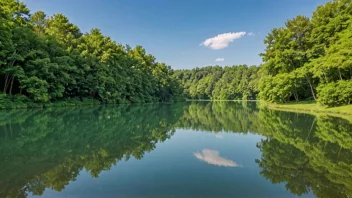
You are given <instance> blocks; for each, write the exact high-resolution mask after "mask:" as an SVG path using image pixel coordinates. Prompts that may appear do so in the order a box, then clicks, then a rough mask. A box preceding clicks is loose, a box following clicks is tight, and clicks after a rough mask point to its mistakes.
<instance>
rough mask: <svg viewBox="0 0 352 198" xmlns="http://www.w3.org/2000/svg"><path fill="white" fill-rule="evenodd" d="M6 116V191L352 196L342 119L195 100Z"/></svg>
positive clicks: (0, 162) (0, 129)
mask: <svg viewBox="0 0 352 198" xmlns="http://www.w3.org/2000/svg"><path fill="white" fill-rule="evenodd" d="M0 119H1V120H0V151H1V152H0V197H6V198H10V197H11V198H12V197H75V198H81V197H82V198H83V197H88V198H89V197H122V198H149V197H150V198H154V197H156V198H159V197H160V198H161V197H166V198H167V197H176V198H186V197H199V198H200V197H202V198H207V197H209V198H210V197H219V198H227V197H229V198H230V197H246V198H251V197H253V198H254V197H270V198H271V197H278V198H279V197H280V198H282V197H334V198H335V197H352V138H351V137H352V123H351V122H349V121H348V120H345V119H342V118H335V117H330V116H319V117H315V116H313V115H308V114H298V113H291V112H283V111H274V110H268V109H258V108H257V106H256V103H253V102H249V103H238V102H192V103H191V102H190V103H177V104H144V105H109V106H95V107H78V108H53V109H31V110H12V111H2V112H0Z"/></svg>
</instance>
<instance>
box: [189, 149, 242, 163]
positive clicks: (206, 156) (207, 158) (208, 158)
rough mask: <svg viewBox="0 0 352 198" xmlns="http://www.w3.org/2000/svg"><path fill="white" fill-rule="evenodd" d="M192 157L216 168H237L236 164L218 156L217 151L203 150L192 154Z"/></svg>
mask: <svg viewBox="0 0 352 198" xmlns="http://www.w3.org/2000/svg"><path fill="white" fill-rule="evenodd" d="M194 156H195V157H196V158H198V159H200V160H202V161H204V162H206V163H208V164H212V165H216V166H227V167H237V166H239V165H238V164H237V163H236V162H234V161H232V160H229V159H225V158H223V157H221V156H220V155H219V151H215V150H210V149H203V150H202V152H198V153H194Z"/></svg>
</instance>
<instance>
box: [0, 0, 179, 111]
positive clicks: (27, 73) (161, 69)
mask: <svg viewBox="0 0 352 198" xmlns="http://www.w3.org/2000/svg"><path fill="white" fill-rule="evenodd" d="M0 24H1V26H0V89H1V91H2V93H1V95H0V108H21V107H32V106H38V105H39V106H43V105H44V106H50V105H52V104H55V105H59V106H66V105H70V104H71V105H76V104H79V103H83V104H90V103H143V102H166V101H167V102H170V101H177V100H179V99H182V98H181V97H180V94H181V93H182V90H180V89H179V85H178V81H177V80H176V79H174V78H173V76H172V73H173V70H172V69H171V67H170V66H168V65H166V64H165V63H161V62H156V58H155V57H154V56H153V55H151V54H148V53H147V52H146V50H145V49H144V48H143V47H142V46H136V47H135V48H131V47H130V46H128V45H126V46H122V45H121V44H117V43H116V42H115V41H113V40H112V39H111V38H110V37H109V36H105V35H103V34H102V32H101V31H100V30H99V29H97V28H94V29H92V30H91V31H90V32H87V33H82V32H81V31H80V29H79V28H78V26H76V25H74V24H72V23H71V22H70V21H69V19H68V18H67V17H66V16H64V15H63V14H55V15H53V16H47V15H46V14H45V13H44V12H42V11H37V12H35V13H30V10H29V9H28V8H27V7H26V6H25V4H24V3H23V2H19V1H16V0H2V1H1V2H0Z"/></svg>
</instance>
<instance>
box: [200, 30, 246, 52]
mask: <svg viewBox="0 0 352 198" xmlns="http://www.w3.org/2000/svg"><path fill="white" fill-rule="evenodd" d="M245 35H246V32H229V33H224V34H219V35H217V36H215V37H212V38H208V39H206V40H205V41H204V42H203V43H201V44H200V45H204V46H206V47H209V48H211V49H214V50H218V49H223V48H225V47H228V46H229V43H231V42H232V41H234V40H236V39H239V38H241V37H243V36H245Z"/></svg>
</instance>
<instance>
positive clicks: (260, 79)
mask: <svg viewBox="0 0 352 198" xmlns="http://www.w3.org/2000/svg"><path fill="white" fill-rule="evenodd" d="M351 28H352V4H351V1H350V0H334V1H331V2H328V3H327V4H325V5H323V6H319V7H318V8H317V9H316V11H315V12H314V13H313V15H312V17H311V18H308V17H306V16H297V17H295V18H293V19H290V20H288V21H287V22H286V23H285V26H284V27H279V28H274V29H272V31H271V32H270V33H269V34H268V35H267V37H266V39H265V41H264V43H265V44H266V49H265V51H264V52H263V53H262V54H260V56H261V57H262V59H263V64H262V65H261V66H259V67H247V66H232V67H225V68H221V67H205V68H196V69H192V70H179V71H176V72H175V74H176V75H177V77H178V78H179V79H180V81H181V83H182V85H183V87H184V91H185V95H186V97H189V98H192V99H225V100H228V99H231V100H233V99H253V98H257V99H260V100H265V101H268V102H272V103H288V102H292V101H302V100H303V101H305V100H317V101H318V103H319V104H321V105H322V106H328V107H334V106H341V105H348V104H352V51H351V48H352V29H351Z"/></svg>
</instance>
